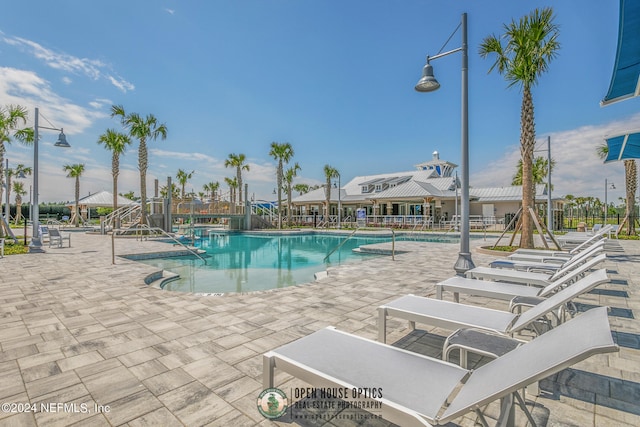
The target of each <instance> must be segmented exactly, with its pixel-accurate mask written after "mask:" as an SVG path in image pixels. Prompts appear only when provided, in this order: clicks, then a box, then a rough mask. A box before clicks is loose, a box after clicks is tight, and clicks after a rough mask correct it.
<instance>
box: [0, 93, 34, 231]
mask: <svg viewBox="0 0 640 427" xmlns="http://www.w3.org/2000/svg"><path fill="white" fill-rule="evenodd" d="M27 117H28V113H27V109H26V108H25V107H22V106H20V105H7V106H5V107H0V200H2V188H3V186H4V184H5V182H4V176H5V172H4V153H5V151H6V146H5V143H7V144H10V143H11V132H14V131H16V130H17V128H18V126H20V124H23V125H24V124H26V123H27ZM14 136H16V135H15V134H14ZM18 139H19V140H21V141H22V142H25V143H27V142H28V141H25V140H24V139H21V138H18ZM32 141H33V139H32ZM7 188H9V186H8V185H7ZM3 236H4V230H3V229H2V227H0V237H3Z"/></svg>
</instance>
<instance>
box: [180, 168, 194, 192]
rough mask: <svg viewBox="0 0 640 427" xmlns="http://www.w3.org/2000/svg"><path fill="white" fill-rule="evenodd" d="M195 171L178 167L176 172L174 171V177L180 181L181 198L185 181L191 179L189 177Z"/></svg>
mask: <svg viewBox="0 0 640 427" xmlns="http://www.w3.org/2000/svg"><path fill="white" fill-rule="evenodd" d="M194 172H195V171H191V172H187V171H184V170H182V169H178V172H177V173H176V179H177V180H178V182H179V183H180V189H181V190H180V194H181V195H182V197H181V198H182V199H184V196H185V194H184V187H185V186H186V185H187V181H189V180H190V179H191V177H192V176H193V174H194Z"/></svg>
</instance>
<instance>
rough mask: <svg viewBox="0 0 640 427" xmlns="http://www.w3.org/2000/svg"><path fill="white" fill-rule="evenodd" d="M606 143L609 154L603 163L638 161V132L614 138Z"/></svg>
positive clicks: (639, 135) (639, 152)
mask: <svg viewBox="0 0 640 427" xmlns="http://www.w3.org/2000/svg"><path fill="white" fill-rule="evenodd" d="M606 141H607V147H608V148H609V152H608V153H607V158H606V159H605V160H604V162H605V163H608V162H617V161H619V160H628V159H640V132H637V133H628V134H625V135H619V136H614V137H612V138H607V140H606Z"/></svg>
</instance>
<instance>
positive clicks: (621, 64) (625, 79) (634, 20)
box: [601, 0, 640, 106]
mask: <svg viewBox="0 0 640 427" xmlns="http://www.w3.org/2000/svg"><path fill="white" fill-rule="evenodd" d="M639 95H640V1H638V0H620V22H619V24H618V47H617V50H616V60H615V64H614V67H613V75H612V77H611V84H610V85H609V91H608V92H607V95H606V96H605V97H604V99H603V100H602V102H601V105H603V106H604V105H608V104H612V103H614V102H617V101H622V100H623V99H628V98H631V97H634V96H639Z"/></svg>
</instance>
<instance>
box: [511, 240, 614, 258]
mask: <svg viewBox="0 0 640 427" xmlns="http://www.w3.org/2000/svg"><path fill="white" fill-rule="evenodd" d="M605 243H606V239H605V238H602V239H600V240H598V241H597V242H595V243H593V244H591V245H589V246H587V247H584V248H582V249H581V250H580V251H578V252H558V251H543V250H540V251H536V250H529V252H520V251H519V250H517V251H515V252H514V253H512V254H511V255H508V256H507V259H510V260H516V261H533V262H535V261H538V262H556V263H564V262H565V261H569V260H571V259H574V258H575V257H578V256H580V254H582V253H583V252H588V251H592V250H594V249H593V248H602V249H604V245H605Z"/></svg>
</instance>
